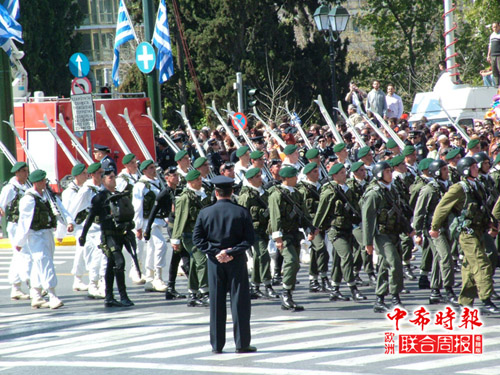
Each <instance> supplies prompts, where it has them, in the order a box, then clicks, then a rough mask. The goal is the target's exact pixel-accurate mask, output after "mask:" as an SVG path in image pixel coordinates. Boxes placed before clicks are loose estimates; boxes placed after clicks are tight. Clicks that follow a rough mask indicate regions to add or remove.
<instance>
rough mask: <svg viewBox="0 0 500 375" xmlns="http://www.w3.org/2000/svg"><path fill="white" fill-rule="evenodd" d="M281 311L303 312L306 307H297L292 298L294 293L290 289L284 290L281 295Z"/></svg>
mask: <svg viewBox="0 0 500 375" xmlns="http://www.w3.org/2000/svg"><path fill="white" fill-rule="evenodd" d="M281 309H282V310H292V311H303V310H304V307H303V306H299V305H297V304H296V303H295V302H294V301H293V298H292V291H291V290H289V289H284V290H283V293H282V294H281Z"/></svg>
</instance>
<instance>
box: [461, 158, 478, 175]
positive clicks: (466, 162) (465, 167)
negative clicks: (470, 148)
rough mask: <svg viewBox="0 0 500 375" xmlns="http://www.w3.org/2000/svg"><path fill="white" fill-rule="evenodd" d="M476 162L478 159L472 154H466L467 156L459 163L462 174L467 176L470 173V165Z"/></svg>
mask: <svg viewBox="0 0 500 375" xmlns="http://www.w3.org/2000/svg"><path fill="white" fill-rule="evenodd" d="M474 164H477V161H476V159H474V158H473V157H472V156H466V157H465V158H462V159H460V160H459V161H458V163H457V171H458V173H459V174H460V176H465V177H467V176H468V175H469V173H470V167H472V166H473V165H474Z"/></svg>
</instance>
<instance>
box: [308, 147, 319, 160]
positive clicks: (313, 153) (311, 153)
mask: <svg viewBox="0 0 500 375" xmlns="http://www.w3.org/2000/svg"><path fill="white" fill-rule="evenodd" d="M318 155H319V150H318V149H317V148H311V149H310V150H308V151H307V152H306V159H309V160H310V159H314V158H317V157H318Z"/></svg>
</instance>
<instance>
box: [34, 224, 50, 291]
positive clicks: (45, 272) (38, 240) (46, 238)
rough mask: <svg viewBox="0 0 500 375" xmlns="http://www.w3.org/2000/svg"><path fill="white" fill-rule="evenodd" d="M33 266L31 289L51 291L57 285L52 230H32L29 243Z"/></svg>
mask: <svg viewBox="0 0 500 375" xmlns="http://www.w3.org/2000/svg"><path fill="white" fill-rule="evenodd" d="M27 244H28V247H29V250H30V253H31V258H32V260H33V265H32V267H31V275H30V280H31V287H32V288H42V289H45V290H47V289H49V288H55V287H56V285H57V276H56V269H55V268H54V250H55V243H54V233H53V231H52V230H51V229H42V230H38V231H34V230H30V231H29V232H28V241H27Z"/></svg>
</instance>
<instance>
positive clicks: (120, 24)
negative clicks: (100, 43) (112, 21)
mask: <svg viewBox="0 0 500 375" xmlns="http://www.w3.org/2000/svg"><path fill="white" fill-rule="evenodd" d="M132 39H135V40H136V41H137V36H136V35H135V30H134V26H133V25H132V21H131V20H130V16H129V15H128V12H127V7H126V6H125V4H124V3H123V0H120V7H119V8H118V21H117V22H116V36H115V47H114V57H113V71H112V73H111V75H112V78H113V83H114V84H115V86H118V85H119V84H120V80H119V77H118V66H119V65H120V46H121V45H122V44H123V43H126V42H128V41H129V40H132Z"/></svg>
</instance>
